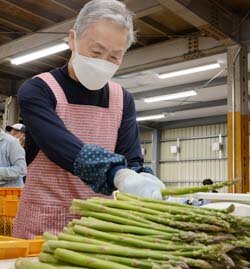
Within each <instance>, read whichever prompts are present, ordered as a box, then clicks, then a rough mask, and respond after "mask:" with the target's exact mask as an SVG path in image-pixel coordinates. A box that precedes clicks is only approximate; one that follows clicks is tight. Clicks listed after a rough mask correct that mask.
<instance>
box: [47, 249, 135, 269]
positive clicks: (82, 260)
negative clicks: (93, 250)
mask: <svg viewBox="0 0 250 269" xmlns="http://www.w3.org/2000/svg"><path fill="white" fill-rule="evenodd" d="M54 255H55V257H56V258H57V259H59V260H61V261H66V262H67V261H70V262H71V263H72V264H75V265H79V266H87V267H90V268H95V269H131V268H133V267H130V266H127V265H122V264H119V263H115V262H110V261H105V260H101V259H98V258H93V257H89V256H87V255H85V254H82V253H81V254H80V253H77V252H74V251H70V250H67V249H62V248H58V249H56V250H55V254H54ZM51 269H52V268H51Z"/></svg>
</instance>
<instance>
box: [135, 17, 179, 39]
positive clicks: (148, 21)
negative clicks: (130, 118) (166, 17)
mask: <svg viewBox="0 0 250 269" xmlns="http://www.w3.org/2000/svg"><path fill="white" fill-rule="evenodd" d="M140 22H142V23H144V24H145V25H147V26H148V27H149V28H151V29H152V30H154V31H155V32H158V33H159V34H161V35H163V36H167V37H168V38H172V35H174V32H173V31H171V30H170V29H168V28H167V27H166V26H165V25H163V24H161V23H159V22H157V21H155V20H154V19H152V18H150V17H149V16H145V17H143V18H141V19H140Z"/></svg>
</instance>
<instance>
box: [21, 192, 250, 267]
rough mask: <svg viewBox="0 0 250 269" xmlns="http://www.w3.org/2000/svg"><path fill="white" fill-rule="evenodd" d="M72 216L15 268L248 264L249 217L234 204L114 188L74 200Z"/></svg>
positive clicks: (234, 265)
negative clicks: (217, 205)
mask: <svg viewBox="0 0 250 269" xmlns="http://www.w3.org/2000/svg"><path fill="white" fill-rule="evenodd" d="M71 210H72V212H74V213H77V214H79V215H80V216H81V219H74V220H73V221H71V222H70V223H69V224H68V225H67V227H65V228H64V231H63V232H62V233H59V234H58V235H56V236H55V235H51V234H48V233H45V234H44V238H45V240H46V242H45V244H44V246H43V250H42V253H41V254H40V256H39V260H40V262H37V263H34V262H33V263H32V262H28V261H25V260H18V261H17V262H16V269H24V268H25V269H55V268H61V269H74V268H75V269H76V268H96V269H131V268H142V269H162V268H164V269H168V268H169V269H173V268H176V269H188V268H204V269H206V268H218V269H219V268H223V269H225V268H239V269H243V268H245V269H246V268H250V219H249V218H240V217H236V216H233V215H231V214H229V213H230V212H232V211H233V210H234V207H233V206H230V207H229V208H228V209H226V210H214V209H205V208H195V207H191V206H188V205H183V204H178V203H172V202H166V201H157V200H151V199H146V198H139V197H136V196H132V195H125V194H121V193H118V194H117V200H109V199H102V198H91V199H88V200H73V202H72V207H71Z"/></svg>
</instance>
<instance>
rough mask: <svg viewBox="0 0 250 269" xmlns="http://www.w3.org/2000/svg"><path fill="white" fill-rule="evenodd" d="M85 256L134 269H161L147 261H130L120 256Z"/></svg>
mask: <svg viewBox="0 0 250 269" xmlns="http://www.w3.org/2000/svg"><path fill="white" fill-rule="evenodd" d="M87 255H90V256H93V257H97V258H99V259H101V260H106V261H113V262H117V263H121V264H124V265H128V266H131V267H135V268H141V269H152V266H153V267H154V269H161V267H160V266H159V265H157V263H155V262H151V261H147V260H141V259H131V258H125V257H120V256H112V255H103V254H87Z"/></svg>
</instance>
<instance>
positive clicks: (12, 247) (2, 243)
mask: <svg viewBox="0 0 250 269" xmlns="http://www.w3.org/2000/svg"><path fill="white" fill-rule="evenodd" d="M28 254H29V242H28V241H25V240H22V239H17V238H11V237H5V236H0V260H4V259H15V258H18V257H27V256H28Z"/></svg>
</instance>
